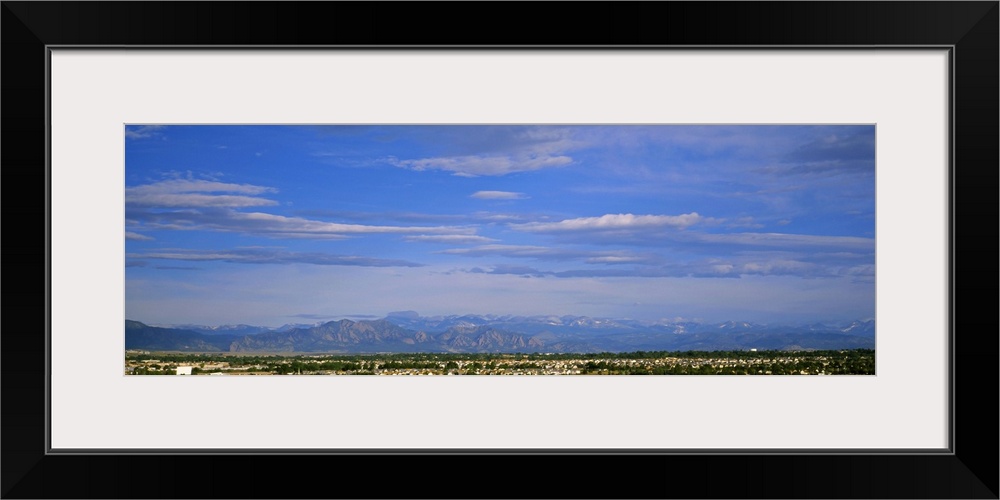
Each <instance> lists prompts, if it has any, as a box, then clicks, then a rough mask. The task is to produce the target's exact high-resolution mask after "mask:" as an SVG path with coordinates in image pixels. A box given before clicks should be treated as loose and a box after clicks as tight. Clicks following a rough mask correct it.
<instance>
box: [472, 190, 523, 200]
mask: <svg viewBox="0 0 1000 500" xmlns="http://www.w3.org/2000/svg"><path fill="white" fill-rule="evenodd" d="M469 197H470V198H476V199H479V200H523V199H525V198H527V197H528V196H527V195H525V194H524V193H516V192H512V191H476V192H475V193H472V194H471V195H469Z"/></svg>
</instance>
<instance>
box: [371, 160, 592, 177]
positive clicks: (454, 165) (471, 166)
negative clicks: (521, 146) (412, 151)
mask: <svg viewBox="0 0 1000 500" xmlns="http://www.w3.org/2000/svg"><path fill="white" fill-rule="evenodd" d="M385 161H386V162H387V163H389V164H390V165H394V166H397V167H401V168H407V169H410V170H415V171H417V172H421V171H424V170H444V171H447V172H451V173H453V174H454V175H458V176H462V177H480V176H500V175H507V174H512V173H515V172H531V171H533V170H541V169H543V168H552V167H565V166H566V165H569V164H570V163H573V159H572V158H570V157H569V156H548V155H542V156H478V155H472V156H451V157H438V158H421V159H417V160H401V159H399V158H395V157H387V158H386V159H385Z"/></svg>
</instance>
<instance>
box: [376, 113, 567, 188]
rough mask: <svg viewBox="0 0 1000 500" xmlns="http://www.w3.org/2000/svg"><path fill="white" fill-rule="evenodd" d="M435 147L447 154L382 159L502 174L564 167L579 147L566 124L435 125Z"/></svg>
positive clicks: (460, 171) (405, 164)
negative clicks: (529, 125)
mask: <svg viewBox="0 0 1000 500" xmlns="http://www.w3.org/2000/svg"><path fill="white" fill-rule="evenodd" d="M435 132H437V134H435V137H436V140H438V141H441V142H440V143H438V147H439V148H440V149H442V150H451V151H448V153H450V154H439V155H436V156H430V157H426V158H398V157H397V156H388V157H386V158H384V159H383V161H385V162H387V163H389V164H391V165H394V166H397V167H400V168H406V169H410V170H415V171H425V170H441V171H445V172H451V173H452V174H454V175H458V176H464V177H479V176H502V175H507V174H512V173H516V172H531V171H535V170H542V169H547V168H558V167H565V166H567V165H570V164H571V163H573V158H572V157H571V156H569V154H568V153H569V151H571V150H573V149H576V148H579V147H582V146H583V145H585V144H584V142H583V141H581V140H579V139H577V138H576V137H574V131H573V129H571V128H569V127H523V126H503V125H498V126H476V127H471V126H464V127H440V128H438V129H435Z"/></svg>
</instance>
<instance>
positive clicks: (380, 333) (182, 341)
mask: <svg viewBox="0 0 1000 500" xmlns="http://www.w3.org/2000/svg"><path fill="white" fill-rule="evenodd" d="M874 347H875V320H873V319H867V320H856V321H853V322H851V323H845V324H833V323H813V324H807V325H800V326H788V325H784V326H779V325H763V324H757V323H750V322H745V321H726V322H723V323H700V322H693V321H680V322H671V321H659V322H651V321H637V320H629V319H609V318H590V317H587V316H509V315H508V316H496V315H462V316H457V315H455V316H431V317H427V316H420V315H419V314H417V313H415V312H412V311H404V312H395V313H390V314H389V315H388V316H386V317H385V318H382V319H377V320H359V321H352V320H348V319H341V320H337V321H328V322H324V323H317V324H313V325H285V326H282V327H279V328H267V327H259V326H251V325H223V326H217V327H209V326H199V325H170V326H150V325H146V324H144V323H141V322H138V321H132V320H125V348H126V349H144V350H161V351H188V352H247V353H251V352H324V353H386V352H456V353H474V352H489V353H500V352H560V353H565V352H579V353H594V352H630V351H690V350H698V351H715V350H741V349H761V350H764V349H778V350H810V349H854V348H869V349H873V348H874Z"/></svg>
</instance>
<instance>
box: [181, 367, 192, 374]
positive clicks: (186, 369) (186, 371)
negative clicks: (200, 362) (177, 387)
mask: <svg viewBox="0 0 1000 500" xmlns="http://www.w3.org/2000/svg"><path fill="white" fill-rule="evenodd" d="M192 368H194V367H193V366H178V367H177V374H178V375H191V369H192Z"/></svg>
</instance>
